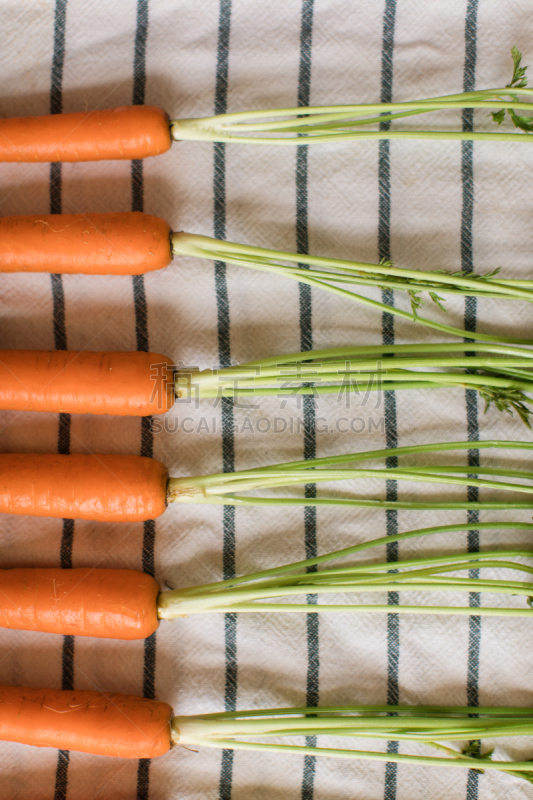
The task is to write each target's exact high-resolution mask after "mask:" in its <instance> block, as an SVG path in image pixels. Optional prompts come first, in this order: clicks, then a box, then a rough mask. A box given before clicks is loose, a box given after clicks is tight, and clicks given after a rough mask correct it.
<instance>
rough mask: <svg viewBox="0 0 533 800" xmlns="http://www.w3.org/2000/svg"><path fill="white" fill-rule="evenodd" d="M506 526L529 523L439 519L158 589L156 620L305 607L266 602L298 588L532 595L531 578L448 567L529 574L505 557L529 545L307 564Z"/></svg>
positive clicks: (522, 555) (516, 611) (508, 612)
mask: <svg viewBox="0 0 533 800" xmlns="http://www.w3.org/2000/svg"><path fill="white" fill-rule="evenodd" d="M501 528H508V529H511V530H521V531H532V530H533V524H530V523H520V522H487V523H477V524H468V523H465V524H456V525H442V526H434V527H431V528H422V529H420V530H415V531H407V532H405V533H400V534H395V535H392V536H388V537H387V536H386V537H382V538H379V539H373V540H371V541H369V542H362V543H360V544H357V545H352V546H351V547H345V548H343V549H342V550H334V551H333V552H331V553H326V554H324V555H322V556H315V557H314V558H308V559H305V560H304V561H298V562H295V563H292V564H285V565H283V566H279V567H273V568H272V569H267V570H262V571H260V572H254V573H252V574H249V575H244V576H241V577H238V578H237V577H236V578H230V579H227V580H224V581H217V582H215V583H207V584H204V585H202V586H191V587H188V588H185V589H173V590H171V591H166V592H163V593H162V594H161V595H160V596H159V601H158V616H159V618H160V619H175V618H176V617H180V616H189V615H190V614H204V613H222V612H228V611H230V612H239V613H250V612H251V613H254V612H273V613H284V612H296V611H308V605H307V604H298V603H294V602H291V603H279V602H275V603H268V602H262V601H264V600H270V599H276V600H279V598H285V597H291V596H298V595H307V594H314V595H323V594H332V593H334V594H340V593H358V594H359V593H362V594H366V593H376V592H377V593H383V592H389V591H395V592H398V591H411V592H413V591H416V592H441V591H442V592H470V591H475V592H481V593H485V592H486V593H488V594H496V595H498V594H500V595H523V596H524V597H526V598H528V602H529V598H531V597H532V596H533V582H532V580H531V578H530V579H529V580H528V581H527V582H525V581H517V580H507V579H506V580H502V579H491V578H486V577H483V578H481V577H479V578H475V579H473V578H471V577H468V578H461V577H453V576H451V577H449V576H448V573H455V572H464V571H468V570H470V569H472V567H473V566H475V568H476V569H491V570H503V571H508V570H510V571H515V572H518V573H520V572H522V573H526V574H527V575H528V576H531V575H533V567H531V566H527V565H525V564H522V563H521V562H520V561H514V560H509V559H531V558H532V557H533V550H527V549H505V550H489V551H485V552H479V553H478V552H476V553H467V554H464V553H461V554H451V555H445V556H423V557H417V558H408V559H401V560H400V561H395V562H394V572H393V573H392V572H391V571H390V570H391V565H390V562H388V561H384V562H377V563H368V562H360V563H356V564H352V565H343V566H340V567H335V568H329V569H321V570H320V571H318V572H317V571H312V572H310V571H309V570H310V568H311V567H315V568H316V567H317V566H318V565H322V564H325V563H327V562H330V561H335V560H338V559H340V558H345V557H347V556H353V555H355V554H357V553H361V552H362V551H365V550H372V549H373V548H375V547H384V546H385V545H389V544H391V542H405V541H407V540H411V539H415V538H419V537H421V536H429V535H434V534H441V533H453V532H457V531H467V530H473V529H475V530H482V529H483V530H496V529H501ZM389 610H390V606H389V605H383V604H381V605H379V604H373V605H368V604H360V603H359V604H357V605H350V604H346V603H344V604H335V605H331V604H323V603H320V604H319V605H317V611H320V612H347V611H350V612H373V613H374V612H388V611H389ZM394 612H395V613H409V614H412V613H415V614H458V615H470V614H471V613H472V609H471V608H470V607H469V606H466V607H461V606H442V605H432V606H428V605H396V606H395V607H394ZM476 614H480V615H483V616H511V617H517V616H518V617H531V616H532V615H533V610H532V609H531V607H529V605H528V606H527V607H526V608H503V607H488V606H480V607H479V608H478V609H477V610H476Z"/></svg>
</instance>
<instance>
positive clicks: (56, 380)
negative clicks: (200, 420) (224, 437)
mask: <svg viewBox="0 0 533 800" xmlns="http://www.w3.org/2000/svg"><path fill="white" fill-rule="evenodd" d="M171 365H172V361H171V359H169V358H167V357H166V356H163V355H160V354H159V353H140V352H131V353H88V352H76V351H72V352H69V351H66V350H58V351H56V350H50V351H48V350H0V409H3V410H13V411H24V410H26V411H50V412H56V413H61V412H64V413H67V414H121V415H125V416H147V415H150V414H164V413H165V411H168V409H169V408H171V407H172V405H173V403H174V378H173V374H172V370H171Z"/></svg>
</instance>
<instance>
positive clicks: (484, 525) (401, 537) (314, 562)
mask: <svg viewBox="0 0 533 800" xmlns="http://www.w3.org/2000/svg"><path fill="white" fill-rule="evenodd" d="M501 528H504V529H509V530H519V531H533V523H529V522H477V523H459V524H455V525H437V526H433V527H431V528H420V529H419V530H413V531H406V532H405V533H396V534H392V535H391V536H382V537H380V538H378V539H372V540H370V541H368V542H361V543H359V544H355V545H352V546H351V547H344V548H342V549H341V550H334V551H333V552H331V553H326V554H325V555H321V556H315V557H314V558H307V559H304V560H303V561H295V562H294V563H292V564H284V565H283V566H279V567H273V568H271V569H266V570H262V571H260V572H253V573H250V574H249V575H242V576H240V577H235V578H229V579H227V580H224V581H216V582H214V583H208V584H204V585H203V586H192V587H188V588H186V589H179V590H176V591H179V594H180V596H184V595H191V594H198V593H204V592H206V593H207V592H210V591H217V590H219V589H223V588H225V587H227V586H237V585H239V584H243V583H250V582H252V581H259V580H265V579H269V578H272V579H275V578H278V579H279V576H281V575H287V573H290V572H295V571H296V570H303V571H307V570H308V569H309V568H310V567H315V566H318V565H319V564H325V563H327V562H329V561H333V560H335V559H338V558H344V557H345V556H351V555H355V554H356V553H360V552H363V551H365V550H371V549H373V548H374V547H382V546H384V545H387V544H390V543H391V542H402V541H406V540H408V539H417V538H420V537H421V536H434V535H437V534H440V533H457V532H463V531H467V530H499V529H501ZM488 552H489V553H490V556H491V557H492V555H496V552H493V551H488ZM510 553H514V554H516V555H517V556H524V557H526V558H527V557H529V555H530V551H529V550H513V551H508V550H503V551H497V555H500V556H502V557H505V556H508V555H509V554H510ZM470 555H472V556H473V554H468V555H465V558H469V557H470ZM475 555H476V557H478V558H483V557H484V554H483V553H476V554H475ZM424 561H425V559H424ZM410 563H415V560H413V559H410ZM372 568H373V569H376V567H375V566H373V567H372ZM387 568H388V569H390V565H387ZM307 574H308V575H317V574H319V573H307ZM292 577H294V576H292ZM287 579H288V580H292V578H291V577H288V578H287Z"/></svg>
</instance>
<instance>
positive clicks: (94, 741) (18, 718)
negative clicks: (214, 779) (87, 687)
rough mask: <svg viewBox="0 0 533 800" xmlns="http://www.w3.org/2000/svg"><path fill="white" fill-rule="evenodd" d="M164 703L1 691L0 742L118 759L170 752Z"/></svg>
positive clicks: (98, 694) (20, 689)
mask: <svg viewBox="0 0 533 800" xmlns="http://www.w3.org/2000/svg"><path fill="white" fill-rule="evenodd" d="M171 719H172V709H171V707H170V706H169V705H168V703H161V702H158V701H156V700H147V699H145V698H143V697H132V696H130V695H125V694H115V693H109V694H107V693H104V692H95V691H74V690H71V691H62V690H59V689H29V688H25V687H15V686H0V740H3V741H6V742H20V743H21V744H32V745H35V746H37V747H56V748H58V749H60V750H78V751H80V752H82V753H94V754H95V755H102V756H118V757H119V758H153V757H154V756H160V755H163V753H166V752H167V751H168V750H169V749H170V722H171Z"/></svg>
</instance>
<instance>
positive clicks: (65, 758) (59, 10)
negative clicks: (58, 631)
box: [50, 0, 74, 800]
mask: <svg viewBox="0 0 533 800" xmlns="http://www.w3.org/2000/svg"><path fill="white" fill-rule="evenodd" d="M66 17H67V0H56V3H55V8H54V50H53V56H52V70H51V76H50V113H51V114H60V113H61V112H62V110H63V66H64V63H65V26H66ZM61 177H62V176H61V164H58V163H55V164H50V213H51V214H61V205H62V203H61V200H62V198H61V188H62V187H61ZM50 277H51V288H52V313H53V331H54V346H55V348H56V350H66V349H67V332H66V325H65V295H64V291H63V278H62V276H61V275H51V276H50ZM57 439H58V441H57V449H58V452H59V453H61V454H64V455H68V453H69V452H70V415H69V414H60V415H59V425H58V437H57ZM73 537H74V520H72V519H64V520H63V532H62V536H61V544H60V554H59V556H60V564H61V567H62V568H63V569H70V568H71V567H72V542H73ZM61 688H62V689H66V690H68V689H73V688H74V637H73V636H64V637H63V646H62V652H61ZM69 759H70V753H69V751H68V750H59V752H58V757H57V767H56V779H55V788H54V800H66V797H67V787H68V765H69Z"/></svg>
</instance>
